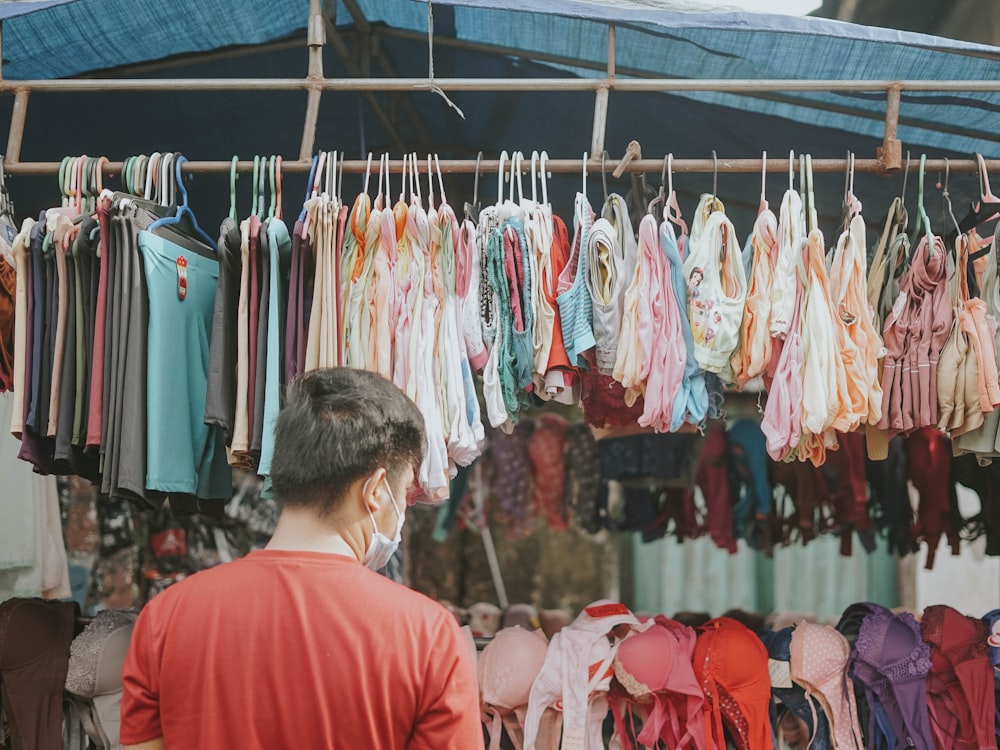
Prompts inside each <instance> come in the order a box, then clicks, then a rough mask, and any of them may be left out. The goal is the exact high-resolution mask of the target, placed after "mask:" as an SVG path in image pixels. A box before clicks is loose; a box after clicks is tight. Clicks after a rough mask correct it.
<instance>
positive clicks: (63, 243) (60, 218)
mask: <svg viewBox="0 0 1000 750" xmlns="http://www.w3.org/2000/svg"><path fill="white" fill-rule="evenodd" d="M72 228H73V224H72V221H71V220H70V219H68V218H67V217H66V216H64V215H62V214H56V215H55V216H54V217H53V219H52V220H51V221H49V222H48V229H49V231H50V232H52V245H53V248H52V250H51V251H50V252H53V253H55V254H56V274H57V276H58V279H59V306H58V308H57V312H56V340H55V352H54V354H53V357H52V387H51V389H50V391H49V424H48V431H47V434H48V436H49V437H55V435H56V425H57V424H58V423H59V393H60V388H61V386H62V363H63V353H64V352H63V349H65V348H66V318H67V315H68V312H69V300H68V299H67V296H68V294H69V287H68V285H67V283H66V251H67V249H68V248H69V243H70V238H69V233H70V230H71V229H72Z"/></svg>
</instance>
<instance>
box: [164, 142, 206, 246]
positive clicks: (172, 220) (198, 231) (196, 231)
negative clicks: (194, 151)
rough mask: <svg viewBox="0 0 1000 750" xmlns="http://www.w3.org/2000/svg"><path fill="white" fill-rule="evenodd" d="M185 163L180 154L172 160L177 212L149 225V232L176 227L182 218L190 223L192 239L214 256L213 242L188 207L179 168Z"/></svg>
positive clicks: (186, 194)
mask: <svg viewBox="0 0 1000 750" xmlns="http://www.w3.org/2000/svg"><path fill="white" fill-rule="evenodd" d="M186 161H187V158H186V157H184V156H182V155H180V154H178V155H177V156H176V158H175V159H174V160H173V170H174V180H175V182H176V185H177V192H178V196H179V200H178V204H177V211H176V212H175V213H174V214H173V215H172V216H167V217H164V218H162V219H159V220H157V221H155V222H153V223H152V224H150V226H149V230H150V231H153V230H154V229H156V228H158V227H163V226H174V225H178V224H180V221H181V219H182V218H186V219H188V220H189V221H190V225H191V229H192V230H193V236H194V238H196V239H198V240H200V241H202V242H204V243H205V244H206V245H207V246H208V247H209V248H211V249H212V251H213V255H214V254H215V252H214V251H215V241H214V240H213V239H212V238H211V237H209V236H208V234H206V232H205V231H204V230H203V229H202V228H201V227H200V226H198V220H197V219H196V218H195V216H194V212H193V211H192V210H191V208H190V206H188V193H187V189H186V188H185V187H184V181H183V175H182V172H181V166H182V165H183V164H184V162H186Z"/></svg>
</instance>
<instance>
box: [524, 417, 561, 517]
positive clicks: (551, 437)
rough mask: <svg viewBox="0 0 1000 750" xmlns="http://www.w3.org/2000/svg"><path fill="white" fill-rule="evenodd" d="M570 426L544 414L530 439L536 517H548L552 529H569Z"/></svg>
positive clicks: (529, 447)
mask: <svg viewBox="0 0 1000 750" xmlns="http://www.w3.org/2000/svg"><path fill="white" fill-rule="evenodd" d="M568 427H569V423H568V422H567V421H566V420H565V419H563V418H562V417H560V416H559V415H557V414H543V415H542V416H540V417H538V419H536V420H535V431H534V432H533V433H531V437H530V438H528V458H529V459H531V469H532V474H533V477H534V482H533V483H532V490H531V491H532V498H533V502H534V506H535V515H536V516H539V517H544V518H545V519H546V520H547V521H548V524H549V528H550V529H560V530H563V529H568V528H569V517H568V514H567V512H566V511H567V508H566V501H565V497H564V495H565V491H566V462H565V460H564V459H563V455H564V453H565V452H566V430H567V428H568Z"/></svg>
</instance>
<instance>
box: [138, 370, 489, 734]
mask: <svg viewBox="0 0 1000 750" xmlns="http://www.w3.org/2000/svg"><path fill="white" fill-rule="evenodd" d="M425 444H426V438H425V436H424V426H423V418H422V417H421V415H420V412H419V411H418V410H417V408H416V406H415V405H414V404H413V402H412V401H410V400H409V399H408V398H407V397H406V396H405V395H404V394H403V393H402V392H400V391H399V390H398V389H397V388H396V387H395V386H393V385H392V384H391V383H389V382H388V381H387V380H385V379H384V378H381V377H379V376H378V375H375V374H373V373H369V372H364V371H360V370H347V369H330V370H318V371H315V372H312V373H310V374H308V375H305V376H304V377H303V378H301V379H300V380H298V381H295V382H293V383H292V384H291V385H290V386H289V388H288V392H287V394H286V399H285V405H284V407H283V408H282V410H281V412H280V414H279V416H278V420H277V426H276V433H275V449H274V461H273V465H272V468H271V478H272V482H273V484H274V491H275V494H276V496H277V497H278V498H279V500H280V501H281V503H282V512H281V517H280V518H279V521H278V525H277V528H276V529H275V533H274V536H273V538H272V539H271V542H270V544H269V545H268V547H267V549H264V550H260V551H257V552H251V553H250V554H249V555H247V556H246V557H244V558H242V559H241V560H237V561H236V562H232V563H228V564H226V565H220V566H218V567H216V568H212V569H211V570H206V571H203V572H201V573H198V574H197V575H194V576H191V577H190V578H188V579H187V580H185V581H182V582H180V583H178V584H176V585H175V586H172V587H171V588H169V589H168V590H167V591H165V592H164V593H162V594H160V595H159V596H157V597H156V598H155V599H153V600H152V601H151V602H150V603H149V604H148V605H147V606H146V607H145V609H144V610H143V611H142V614H141V615H140V616H139V619H138V621H137V622H136V625H135V631H134V634H133V637H132V644H131V648H130V650H129V654H128V658H127V659H126V662H125V668H124V675H123V676H124V685H125V691H124V695H123V697H122V725H121V741H122V744H123V745H125V746H126V747H127V748H143V749H144V750H145V749H149V750H153V749H155V748H164V747H166V748H183V750H193V749H195V748H207V749H211V750H221V749H223V748H241V750H252V749H254V748H261V750H263V749H265V748H267V749H269V750H270V749H273V748H309V749H310V750H312V749H313V748H340V749H343V750H357V749H358V748H379V750H394V749H397V748H398V749H399V750H402V749H403V748H407V749H408V750H419V749H420V748H428V750H431V749H432V750H447V749H448V748H454V750H469V749H470V748H477V747H479V748H481V747H483V739H482V729H481V725H480V718H479V695H478V690H477V686H476V677H475V671H474V668H473V663H472V655H471V653H470V652H469V649H468V647H467V645H466V643H465V642H463V640H462V637H461V634H460V632H459V630H458V626H457V624H456V623H455V620H454V618H453V617H452V616H451V615H450V614H449V613H448V612H447V611H446V610H445V609H444V608H443V607H441V606H439V605H438V604H436V603H435V602H433V601H431V600H430V599H428V598H426V597H424V596H423V595H422V594H418V593H416V592H414V591H411V590H410V589H407V588H405V587H403V586H400V585H398V584H396V583H393V582H392V581H390V580H389V579H387V578H385V577H383V576H381V575H379V574H377V573H376V572H374V571H375V570H377V569H379V568H381V567H383V566H384V565H385V564H386V562H387V561H388V559H389V557H390V556H391V555H392V553H393V551H394V550H395V549H396V547H397V545H398V544H399V540H400V532H401V530H402V526H403V516H404V513H405V511H406V506H405V497H406V488H407V486H408V485H409V484H410V482H411V481H412V480H413V473H414V470H415V468H416V467H418V466H419V464H420V461H421V459H422V457H423V453H424V449H425Z"/></svg>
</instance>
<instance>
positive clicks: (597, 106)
mask: <svg viewBox="0 0 1000 750" xmlns="http://www.w3.org/2000/svg"><path fill="white" fill-rule="evenodd" d="M614 80H615V25H614V24H613V23H610V24H608V78H607V82H608V85H607V86H605V87H602V88H599V89H598V90H597V95H596V96H595V97H594V128H593V130H592V131H591V138H590V153H592V154H594V155H600V154H601V153H602V152H603V151H604V134H605V132H606V131H607V127H608V96H609V95H610V91H611V86H613V85H614Z"/></svg>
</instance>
